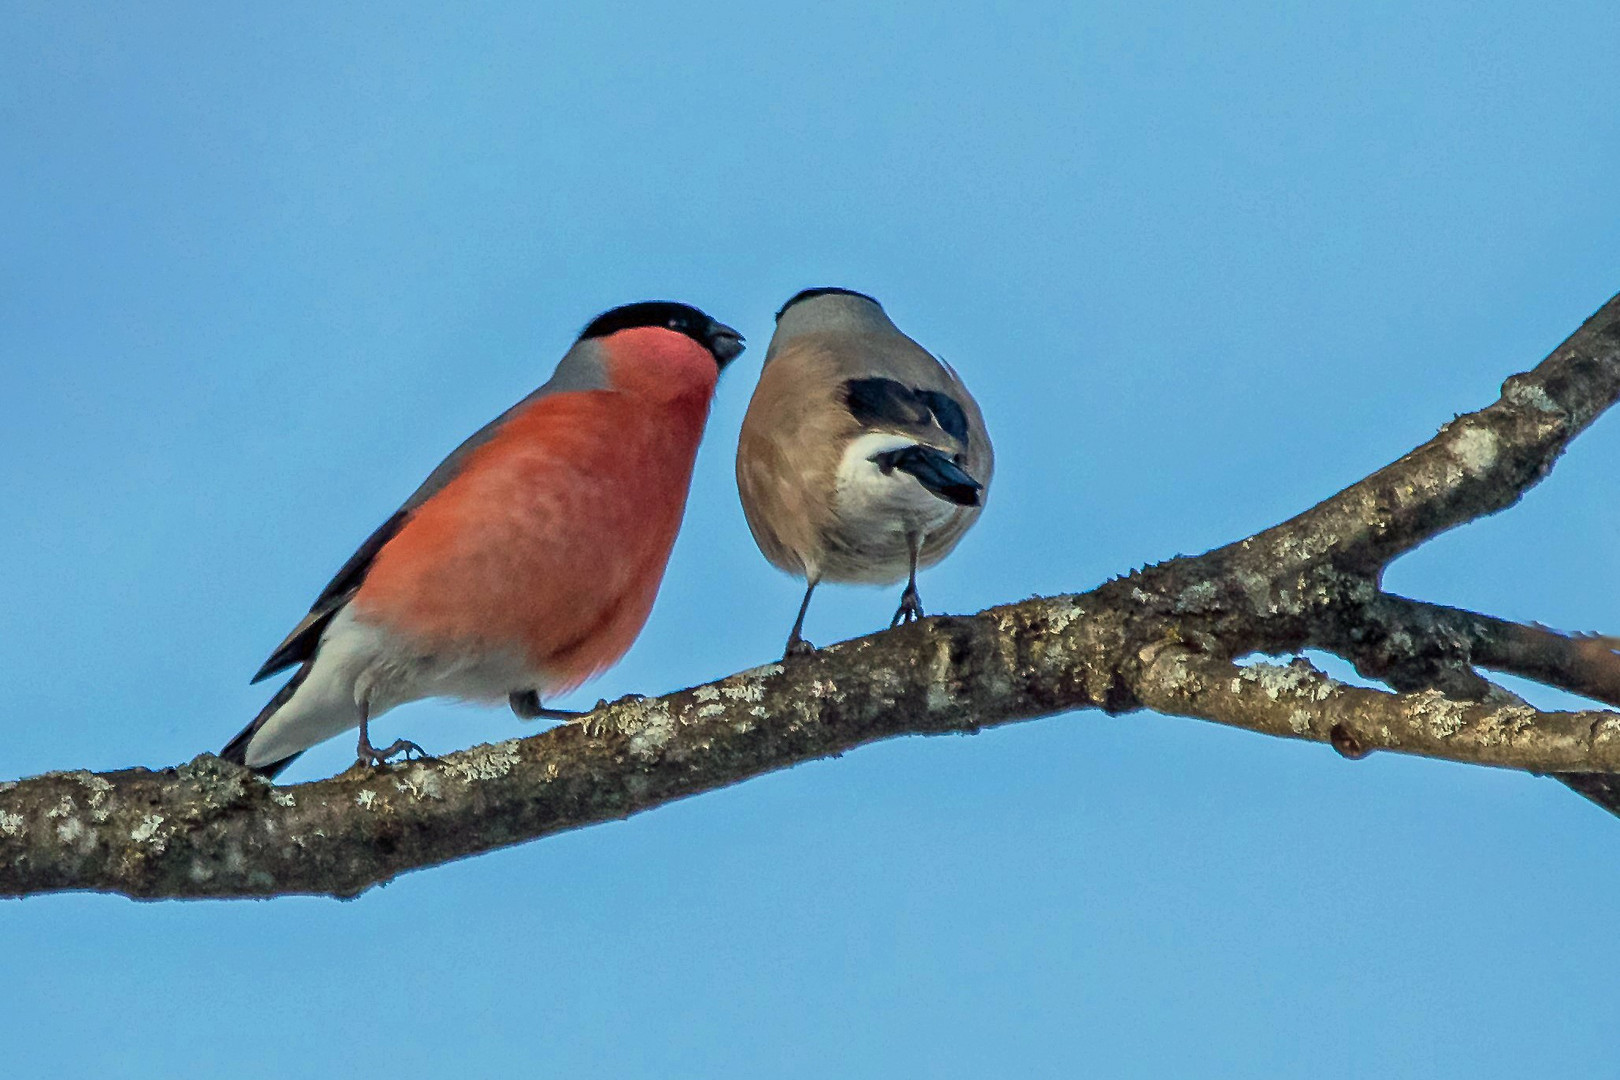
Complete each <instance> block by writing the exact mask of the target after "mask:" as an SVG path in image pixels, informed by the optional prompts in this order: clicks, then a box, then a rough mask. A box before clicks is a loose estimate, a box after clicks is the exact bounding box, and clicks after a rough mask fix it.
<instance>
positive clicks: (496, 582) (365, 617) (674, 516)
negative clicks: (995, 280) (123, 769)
mask: <svg viewBox="0 0 1620 1080" xmlns="http://www.w3.org/2000/svg"><path fill="white" fill-rule="evenodd" d="M742 348H743V339H742V336H741V335H740V334H738V333H737V331H735V330H733V329H731V328H730V327H729V326H725V325H724V324H722V323H719V322H716V321H715V320H714V319H712V318H710V317H709V316H708V315H705V314H704V313H703V312H701V311H699V310H698V309H697V308H694V307H690V306H688V305H686V304H677V303H670V302H665V301H651V302H646V303H639V304H629V305H627V306H624V307H619V308H614V309H613V310H612V311H609V312H606V313H605V314H603V315H601V316H598V317H597V318H596V319H594V320H593V321H592V322H591V323H590V325H588V326H586V327H585V329H584V330H583V331H582V332H581V333H580V335H579V338H578V340H577V341H575V342H574V345H573V347H572V348H570V349H569V350H568V352H567V354H566V355H564V356H563V358H562V361H561V362H560V363H559V364H558V365H557V370H556V372H555V373H554V374H553V375H552V376H551V379H550V380H549V381H548V382H547V383H546V384H545V385H544V386H542V387H540V388H539V389H538V390H536V391H535V392H534V393H532V394H530V395H529V396H528V397H526V398H524V399H523V400H522V401H520V402H518V403H517V404H516V405H514V406H512V407H511V408H510V409H508V410H506V412H504V413H502V414H501V415H500V416H499V417H497V418H496V419H495V420H494V421H492V422H491V423H489V424H487V425H486V426H484V427H483V428H482V429H480V430H479V431H478V432H477V433H476V434H474V435H473V436H472V437H471V438H469V439H468V440H467V441H466V442H464V443H462V444H461V445H460V446H459V447H457V448H456V450H455V452H453V453H452V454H451V455H450V456H449V457H447V458H445V460H444V461H443V462H442V463H441V464H440V465H439V466H438V467H437V468H436V469H434V470H433V472H432V473H431V474H430V475H429V476H428V478H427V480H426V481H425V482H423V484H422V486H421V487H419V488H417V489H416V492H415V494H413V495H412V496H411V497H410V498H408V499H406V500H405V504H404V505H403V506H401V507H400V508H399V509H398V510H397V511H395V513H394V515H393V516H392V517H390V518H389V519H388V520H387V521H386V522H384V523H383V525H382V527H381V528H379V529H378V530H377V531H376V532H374V533H372V534H371V536H370V537H368V538H367V539H366V542H365V543H363V544H361V545H360V550H359V551H356V552H355V553H354V555H353V557H351V558H350V559H349V561H348V562H346V563H344V564H343V568H342V569H341V570H339V571H338V573H337V576H336V577H334V578H333V579H332V581H331V583H330V584H329V585H327V586H326V588H325V589H324V590H322V592H321V594H320V596H319V597H317V598H316V600H315V604H314V606H313V607H311V608H310V610H309V614H308V615H306V616H305V617H304V619H303V621H302V622H300V623H299V624H298V625H297V626H296V627H294V628H293V631H292V633H290V634H288V635H287V638H286V640H285V641H283V642H282V643H281V644H280V645H279V646H277V647H276V650H275V652H273V653H271V655H270V659H269V660H267V661H266V662H265V664H264V666H263V667H262V668H260V669H259V672H258V674H257V675H256V676H254V680H253V681H255V682H257V681H259V680H260V679H264V678H267V677H269V676H271V675H274V674H276V673H277V672H280V671H284V670H286V669H288V668H296V670H295V671H294V672H293V675H292V678H291V679H290V680H289V681H288V682H287V684H286V685H285V686H283V687H282V688H281V689H280V690H279V691H278V692H277V693H276V695H275V697H273V698H271V699H270V703H269V704H268V705H266V706H265V707H264V709H263V711H261V712H260V713H259V715H258V716H257V717H255V718H254V720H253V722H252V723H251V724H249V725H248V726H247V727H246V728H245V729H244V730H243V731H242V733H241V734H239V735H237V736H236V738H234V739H232V740H231V742H230V744H229V745H227V746H226V747H225V749H224V750H223V751H221V756H223V757H224V758H226V759H227V760H230V761H234V762H237V763H238V764H241V765H246V766H247V767H249V768H251V769H254V770H256V771H258V772H259V773H261V774H263V775H266V776H274V775H275V774H276V773H278V772H280V771H281V770H282V769H283V768H285V767H286V765H287V763H288V762H290V761H292V759H293V758H295V757H297V756H298V754H299V753H300V752H302V751H303V750H305V749H307V748H308V747H310V746H313V745H315V744H316V743H318V742H321V741H323V740H325V739H329V738H331V737H332V736H334V735H337V734H339V733H340V732H343V731H348V730H351V729H353V728H356V727H358V728H359V729H360V739H359V745H358V747H357V753H358V754H359V758H360V761H361V762H363V763H368V764H378V763H381V762H383V761H385V760H387V759H388V758H389V757H391V756H393V755H395V754H399V753H410V752H412V751H414V752H417V753H420V752H421V751H420V748H419V747H417V746H416V745H415V744H414V743H410V742H407V741H405V740H403V739H401V740H397V741H395V742H394V743H393V744H392V745H390V746H388V747H387V748H386V749H382V750H379V749H377V748H376V747H374V746H372V744H371V740H370V738H369V737H368V730H367V727H368V722H369V721H370V720H372V719H375V718H376V717H378V716H380V715H382V714H383V713H384V712H387V711H388V710H389V709H392V708H393V707H394V706H396V705H400V704H403V703H405V702H407V701H415V700H418V699H420V698H426V697H452V698H460V699H463V700H469V701H484V702H490V701H505V702H507V703H509V704H510V706H511V708H512V711H513V712H515V713H517V714H518V715H519V716H523V717H535V716H542V715H553V716H558V715H569V714H559V713H557V712H555V711H554V710H548V709H546V708H545V706H544V705H543V702H544V701H545V700H546V699H547V698H549V697H551V696H554V695H557V694H561V693H564V692H566V691H568V690H570V689H572V688H574V687H576V686H578V685H579V684H580V683H582V682H584V681H585V680H586V679H588V678H590V677H591V676H593V675H595V674H597V673H599V672H601V671H602V670H603V669H604V668H607V667H608V666H609V665H611V664H613V663H614V661H616V660H618V659H619V657H620V656H622V655H624V652H625V650H627V649H628V648H629V647H630V643H631V642H632V641H634V640H635V638H636V635H637V634H638V633H640V631H641V627H642V625H643V624H644V623H645V622H646V621H647V615H648V613H649V612H650V611H651V610H652V605H653V598H654V597H655V596H656V595H657V593H658V586H659V584H660V582H661V581H662V579H663V576H664V566H665V564H666V563H667V562H668V560H669V553H670V548H671V547H672V546H673V545H674V542H675V534H676V532H677V531H678V530H679V528H680V524H681V515H682V514H683V512H684V511H685V507H686V496H687V488H688V486H689V484H690V482H691V478H692V462H693V459H694V457H695V456H696V454H697V448H698V441H699V439H700V438H701V437H702V435H703V427H704V423H705V422H706V421H707V419H708V415H709V402H710V399H711V398H712V397H713V395H714V389H715V383H716V381H717V379H718V378H719V375H720V370H721V369H722V368H723V367H725V366H726V364H728V363H730V362H731V360H733V359H734V358H735V357H736V356H737V354H738V353H740V352H741V351H742Z"/></svg>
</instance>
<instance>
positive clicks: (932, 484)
mask: <svg viewBox="0 0 1620 1080" xmlns="http://www.w3.org/2000/svg"><path fill="white" fill-rule="evenodd" d="M872 460H873V461H874V462H876V463H877V466H878V468H880V469H882V470H883V471H884V472H888V471H889V470H891V469H899V470H900V471H901V472H904V473H910V474H911V475H912V476H915V477H916V478H917V483H919V484H921V485H922V486H923V487H925V488H927V489H928V490H929V491H931V492H933V493H934V494H935V495H938V496H939V497H940V498H942V499H945V500H947V501H949V502H953V503H956V504H957V505H958V506H978V505H979V492H980V491H982V490H984V485H983V484H981V483H979V482H978V481H977V480H975V479H973V477H971V476H969V475H968V474H967V473H965V472H963V471H962V467H961V466H960V465H958V464H957V463H956V462H954V461H952V460H951V459H950V458H948V457H946V456H945V454H943V453H941V452H940V451H938V450H935V449H934V448H933V447H932V446H920V445H919V446H907V447H904V448H903V449H900V450H885V451H884V452H883V453H881V454H877V455H875V456H874V457H873V458H872Z"/></svg>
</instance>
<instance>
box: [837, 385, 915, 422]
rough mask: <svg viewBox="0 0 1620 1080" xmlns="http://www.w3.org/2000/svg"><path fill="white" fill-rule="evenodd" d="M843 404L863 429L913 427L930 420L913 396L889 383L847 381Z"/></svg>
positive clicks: (907, 389)
mask: <svg viewBox="0 0 1620 1080" xmlns="http://www.w3.org/2000/svg"><path fill="white" fill-rule="evenodd" d="M844 402H845V403H846V404H847V405H848V406H849V411H850V413H851V415H853V416H854V417H855V419H856V420H858V421H860V423H861V424H862V425H863V426H866V427H895V426H898V427H915V426H917V425H919V424H922V425H927V424H928V423H929V421H930V419H931V413H930V410H929V408H928V406H927V405H926V404H925V403H924V402H923V401H922V400H920V399H919V398H918V396H917V393H916V392H915V391H914V390H912V389H911V387H909V386H906V385H905V384H904V383H898V382H895V381H894V380H893V379H883V378H871V379H850V380H849V381H848V382H846V383H844Z"/></svg>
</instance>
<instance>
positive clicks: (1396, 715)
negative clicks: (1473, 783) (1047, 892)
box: [1143, 646, 1620, 772]
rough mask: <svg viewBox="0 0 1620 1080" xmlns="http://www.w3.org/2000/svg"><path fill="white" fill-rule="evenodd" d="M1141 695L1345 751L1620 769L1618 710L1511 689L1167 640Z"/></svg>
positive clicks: (1160, 705) (1160, 706) (1157, 705)
mask: <svg viewBox="0 0 1620 1080" xmlns="http://www.w3.org/2000/svg"><path fill="white" fill-rule="evenodd" d="M1144 689H1145V690H1146V693H1145V694H1144V696H1143V703H1144V704H1146V705H1147V706H1148V707H1149V708H1153V709H1157V710H1159V711H1160V712H1166V713H1171V714H1174V715H1180V716H1194V717H1198V718H1200V719H1204V720H1213V721H1215V722H1216V723H1219V724H1226V725H1229V726H1231V727H1240V728H1246V729H1248V730H1250V731H1259V732H1263V733H1265V734H1267V735H1278V736H1282V737H1283V738H1293V739H1309V740H1313V741H1315V742H1324V743H1328V744H1330V745H1332V746H1333V748H1334V749H1336V750H1338V751H1339V752H1340V753H1341V754H1343V755H1344V756H1346V757H1349V758H1359V757H1364V756H1365V755H1367V754H1368V753H1371V752H1372V751H1374V750H1395V751H1399V752H1401V753H1406V754H1418V755H1421V756H1423V757H1433V758H1441V759H1443V760H1446V761H1460V762H1468V763H1471V764H1474V765H1494V766H1497V767H1500V768H1510V769H1527V770H1529V771H1531V772H1569V771H1572V770H1588V771H1597V772H1620V714H1616V713H1612V712H1600V711H1593V712H1540V711H1538V710H1536V709H1533V708H1531V707H1530V706H1528V705H1526V704H1525V703H1524V702H1522V701H1520V700H1518V699H1516V698H1513V697H1512V696H1511V695H1501V698H1502V700H1491V701H1483V702H1468V701H1457V700H1454V699H1452V698H1449V697H1447V696H1446V695H1445V694H1443V693H1440V692H1439V691H1437V690H1426V691H1422V692H1419V693H1409V694H1392V693H1389V692H1388V691H1384V690H1374V689H1369V688H1367V687H1361V686H1350V685H1348V684H1346V683H1342V682H1339V681H1337V680H1335V679H1331V678H1329V677H1328V676H1327V675H1325V674H1323V673H1322V672H1321V671H1318V670H1317V669H1316V668H1315V667H1313V666H1312V665H1311V664H1310V663H1309V662H1307V661H1305V660H1295V661H1294V662H1293V663H1291V664H1288V665H1286V666H1282V665H1277V664H1254V665H1252V666H1246V667H1245V666H1240V665H1237V664H1234V663H1232V662H1230V661H1227V660H1222V659H1221V658H1219V657H1212V656H1208V655H1205V654H1201V653H1197V652H1194V651H1192V650H1189V649H1186V648H1184V647H1179V646H1172V647H1168V648H1165V649H1162V650H1159V651H1158V652H1157V653H1156V654H1155V656H1154V659H1153V663H1152V664H1151V665H1150V667H1149V671H1148V678H1147V679H1146V680H1145V682H1144Z"/></svg>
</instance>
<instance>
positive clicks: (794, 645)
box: [782, 634, 816, 660]
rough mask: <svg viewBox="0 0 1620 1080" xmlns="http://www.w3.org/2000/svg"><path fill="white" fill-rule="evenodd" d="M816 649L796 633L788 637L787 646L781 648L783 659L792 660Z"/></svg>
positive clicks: (807, 654)
mask: <svg viewBox="0 0 1620 1080" xmlns="http://www.w3.org/2000/svg"><path fill="white" fill-rule="evenodd" d="M815 651H816V647H815V646H814V645H812V644H810V642H808V641H806V640H804V638H802V637H800V636H799V635H798V634H794V635H793V636H792V637H790V638H788V643H787V648H786V649H784V650H782V659H783V660H792V659H795V658H797V657H800V656H809V655H810V654H811V653H813V652H815Z"/></svg>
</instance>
